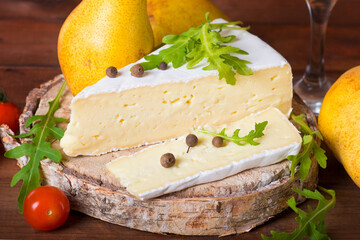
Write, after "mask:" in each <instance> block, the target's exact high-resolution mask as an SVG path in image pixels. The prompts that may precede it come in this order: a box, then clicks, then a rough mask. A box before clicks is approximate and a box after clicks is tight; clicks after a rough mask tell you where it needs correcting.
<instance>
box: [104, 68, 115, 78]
mask: <svg viewBox="0 0 360 240" xmlns="http://www.w3.org/2000/svg"><path fill="white" fill-rule="evenodd" d="M117 74H118V71H117V69H116V67H114V66H111V67H108V68H107V69H106V75H107V76H108V77H110V78H116V76H117Z"/></svg>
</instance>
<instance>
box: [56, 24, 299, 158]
mask: <svg viewBox="0 0 360 240" xmlns="http://www.w3.org/2000/svg"><path fill="white" fill-rule="evenodd" d="M217 22H221V20H218V21H217ZM222 34H224V35H230V34H231V35H235V36H236V38H235V40H234V41H233V42H231V43H230V45H232V46H235V47H238V48H240V49H243V50H245V51H247V52H248V53H249V55H239V58H241V59H245V60H248V61H250V62H251V64H249V67H250V68H251V69H252V70H253V72H254V74H253V75H251V76H241V75H236V79H237V82H236V85H234V86H232V85H229V84H226V81H225V80H224V79H222V80H219V77H218V72H217V71H216V70H212V71H204V70H202V68H203V67H204V66H206V65H207V64H206V59H205V60H204V61H202V62H201V63H200V64H199V66H196V67H194V68H193V69H187V68H186V66H182V67H179V68H177V69H174V68H172V67H171V64H170V66H169V69H167V70H165V71H163V70H159V69H154V70H151V71H148V72H146V73H145V75H144V76H143V77H141V78H137V77H133V76H131V74H130V68H131V67H132V66H133V64H131V65H129V66H126V67H124V68H123V69H120V70H119V77H117V78H108V77H105V78H103V79H102V80H100V81H99V82H97V83H96V84H94V85H93V86H90V87H87V88H85V89H84V90H83V91H82V92H80V93H79V94H78V95H77V96H76V97H75V98H74V99H73V101H72V103H71V117H70V123H69V125H68V127H67V130H66V132H65V135H64V137H63V138H62V140H61V147H62V148H63V150H64V152H65V153H66V154H67V155H69V156H77V155H99V154H103V153H106V152H110V151H114V150H119V149H126V148H131V147H136V146H140V145H143V144H148V143H154V142H161V141H164V140H167V139H172V138H176V137H178V136H182V135H183V134H184V133H185V132H188V131H189V130H191V129H193V128H196V127H198V126H203V125H205V124H210V125H220V124H226V123H230V122H233V121H237V120H239V119H241V118H243V117H245V116H247V115H249V114H251V113H255V112H258V111H261V110H264V109H266V108H267V107H269V106H274V107H276V108H278V109H279V110H280V111H281V112H283V113H284V114H288V113H289V112H290V110H291V100H292V94H293V91H292V73H291V68H290V65H289V64H288V63H287V62H286V60H285V59H284V58H283V57H282V56H281V55H280V54H279V53H277V52H276V51H275V50H274V49H272V48H271V47H270V46H269V45H267V44H266V43H265V42H263V41H262V40H260V39H259V38H258V37H256V36H254V35H252V34H250V33H249V32H247V31H244V30H223V32H222ZM166 47H168V46H164V47H163V48H166ZM163 48H161V49H163ZM161 49H159V50H157V51H156V52H158V51H160V50H161ZM235 55H236V54H235ZM143 61H144V60H143V59H142V60H140V61H139V62H143Z"/></svg>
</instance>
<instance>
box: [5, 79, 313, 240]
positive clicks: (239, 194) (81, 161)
mask: <svg viewBox="0 0 360 240" xmlns="http://www.w3.org/2000/svg"><path fill="white" fill-rule="evenodd" d="M63 81H64V79H63V78H62V76H61V75H60V76H57V77H55V79H53V80H51V81H49V82H46V83H45V84H42V86H41V87H40V88H35V89H33V90H32V91H31V92H30V93H29V95H28V97H27V98H26V106H25V108H24V111H23V114H22V115H21V117H20V132H21V133H24V132H27V131H28V129H26V128H25V122H26V120H27V119H28V118H29V117H31V116H33V115H34V114H35V112H36V113H37V114H45V113H46V112H47V109H48V104H47V102H48V101H51V100H52V99H53V98H54V97H55V95H56V94H57V92H58V90H59V89H60V86H61V84H62V82H63ZM71 99H72V95H71V93H70V92H69V91H68V90H67V89H66V90H65V91H64V94H63V97H62V100H61V103H60V109H59V110H58V111H57V112H56V115H55V116H56V117H63V118H68V117H69V116H70V109H69V104H70V102H71ZM293 108H294V113H295V114H297V115H298V114H302V113H304V114H306V115H307V118H308V122H309V124H310V126H312V128H313V129H314V130H315V129H316V118H315V115H314V114H313V113H312V112H311V110H310V109H309V108H308V107H307V106H306V105H304V103H303V102H302V101H301V100H300V99H299V98H298V97H297V96H295V97H294V100H293ZM7 131H8V128H7V127H6V126H3V127H1V126H0V136H1V137H2V141H3V142H4V146H5V149H6V150H10V149H12V148H14V147H16V146H18V145H19V144H18V143H17V142H16V141H15V139H13V138H12V137H11V136H9V135H7ZM54 145H55V144H54ZM55 147H56V146H55ZM142 148H143V147H141V148H138V149H131V150H123V151H117V152H113V153H109V154H105V155H102V156H98V157H85V158H83V157H77V158H71V157H67V156H66V155H64V156H63V162H62V163H60V164H59V163H55V162H51V161H46V160H45V161H43V162H41V169H42V175H43V184H46V185H52V186H57V187H58V188H60V189H62V190H63V191H64V192H65V193H66V194H67V195H68V197H69V200H70V203H71V208H72V209H74V210H78V211H80V212H83V213H85V214H87V215H90V216H93V217H96V218H99V219H102V220H104V221H107V222H111V223H115V224H118V225H122V226H127V227H130V228H135V229H139V230H143V231H149V232H155V233H174V234H180V235H218V236H225V235H231V234H235V233H236V234H240V233H243V232H248V231H250V230H251V229H252V228H254V227H255V226H257V225H259V224H262V223H263V222H265V221H267V220H268V219H269V218H271V217H273V216H274V215H276V214H278V213H280V212H282V211H283V210H285V209H286V208H287V204H286V201H287V200H288V199H290V198H291V197H295V198H296V200H297V202H302V201H304V200H305V199H304V198H303V197H300V196H299V195H298V194H296V193H294V192H293V191H292V190H291V188H301V189H302V188H307V189H310V190H313V189H315V187H316V183H317V179H318V178H317V175H318V166H317V163H316V161H313V164H312V167H311V171H310V173H309V175H308V178H307V179H306V180H305V181H304V182H301V181H299V179H298V175H296V177H295V179H294V181H292V180H291V179H290V170H289V167H290V163H289V161H283V162H280V163H277V164H273V165H270V166H266V167H262V168H254V169H250V170H247V171H244V172H241V173H239V174H236V175H234V176H230V177H228V178H226V179H223V180H219V181H215V182H211V183H205V184H201V185H198V186H194V187H190V188H187V189H184V190H182V191H179V192H176V193H171V194H167V195H165V196H162V197H160V198H156V199H151V200H146V201H141V200H139V199H137V198H135V197H133V196H131V195H130V194H129V193H128V192H127V191H126V190H125V189H124V188H122V187H121V188H119V187H118V186H119V184H118V183H116V182H115V181H116V179H114V178H112V177H111V175H108V174H106V172H105V164H106V163H107V162H109V161H111V159H114V158H116V157H118V156H120V155H128V154H131V153H133V152H134V151H138V150H139V149H142ZM27 161H28V158H27V157H22V158H20V159H18V164H19V165H20V166H23V165H25V164H26V163H27ZM264 173H266V175H267V176H268V179H267V180H265V179H264V177H263V174H264ZM254 183H256V184H254ZM114 184H115V185H114ZM195 193H196V194H195ZM264 199H266V200H264Z"/></svg>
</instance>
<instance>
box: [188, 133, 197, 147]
mask: <svg viewBox="0 0 360 240" xmlns="http://www.w3.org/2000/svg"><path fill="white" fill-rule="evenodd" d="M197 143H198V138H197V136H196V135H195V134H189V135H187V136H186V145H188V146H189V147H195V146H196V144H197Z"/></svg>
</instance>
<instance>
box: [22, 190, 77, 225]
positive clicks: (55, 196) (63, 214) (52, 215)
mask: <svg viewBox="0 0 360 240" xmlns="http://www.w3.org/2000/svg"><path fill="white" fill-rule="evenodd" d="M23 211H24V217H25V219H26V221H27V222H28V223H29V225H30V226H32V227H33V228H35V229H37V230H41V231H49V230H53V229H56V228H58V227H60V226H61V225H62V224H63V223H64V222H65V221H66V219H67V218H68V217H69V212H70V204H69V199H68V198H67V197H66V195H65V194H64V193H63V192H62V191H61V190H60V189H58V188H56V187H52V186H42V187H38V188H35V189H34V190H32V191H31V192H30V193H29V194H28V195H27V196H26V198H25V201H24V207H23Z"/></svg>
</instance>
